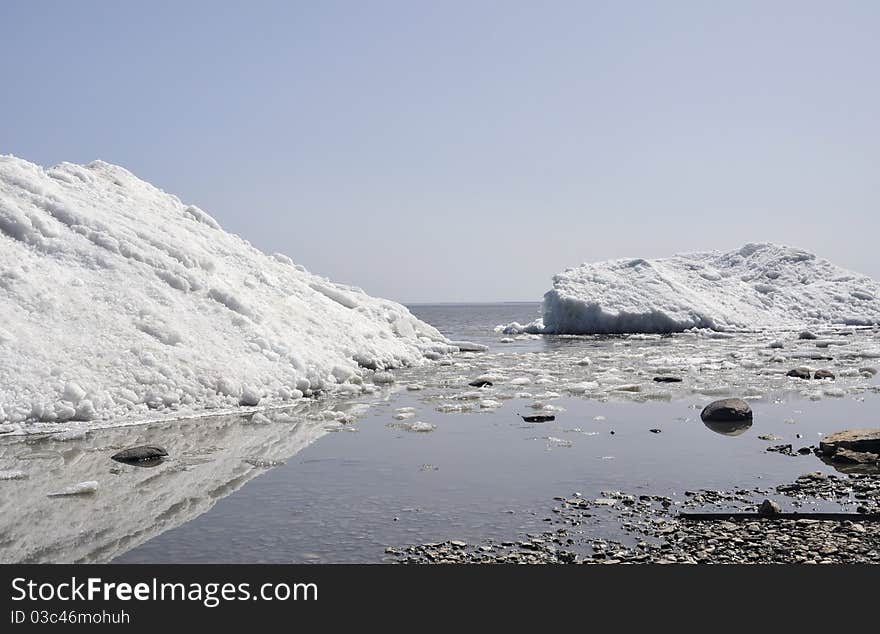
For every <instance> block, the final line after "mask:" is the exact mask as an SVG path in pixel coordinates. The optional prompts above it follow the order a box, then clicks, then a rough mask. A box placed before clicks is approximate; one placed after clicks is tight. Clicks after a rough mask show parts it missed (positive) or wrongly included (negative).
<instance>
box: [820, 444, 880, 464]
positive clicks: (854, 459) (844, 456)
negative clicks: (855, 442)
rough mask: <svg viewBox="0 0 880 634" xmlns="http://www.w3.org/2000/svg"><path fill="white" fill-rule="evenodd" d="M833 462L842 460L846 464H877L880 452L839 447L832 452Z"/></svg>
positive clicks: (879, 460)
mask: <svg viewBox="0 0 880 634" xmlns="http://www.w3.org/2000/svg"><path fill="white" fill-rule="evenodd" d="M831 461H832V462H842V463H844V464H867V465H872V464H877V463H878V462H880V454H876V453H871V452H868V451H853V450H851V449H842V448H838V450H837V451H835V452H834V453H833V454H831Z"/></svg>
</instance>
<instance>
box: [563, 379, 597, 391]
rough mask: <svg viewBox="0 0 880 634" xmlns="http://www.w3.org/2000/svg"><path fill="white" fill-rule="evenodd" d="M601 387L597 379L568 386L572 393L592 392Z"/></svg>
mask: <svg viewBox="0 0 880 634" xmlns="http://www.w3.org/2000/svg"><path fill="white" fill-rule="evenodd" d="M598 388H599V384H598V383H597V382H596V381H585V382H583V383H575V384H574V385H569V386H568V391H569V392H571V393H572V394H584V393H586V392H592V391H593V390H596V389H598Z"/></svg>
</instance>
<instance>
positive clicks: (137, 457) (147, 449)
mask: <svg viewBox="0 0 880 634" xmlns="http://www.w3.org/2000/svg"><path fill="white" fill-rule="evenodd" d="M167 455H168V452H167V451H165V450H164V449H163V448H162V447H156V446H155V445H140V446H138V447H129V448H128V449H123V450H122V451H120V452H118V453H115V454H113V455H112V456H110V457H111V458H112V459H113V460H115V461H116V462H126V463H137V462H150V461H154V460H161V459H162V458H165V457H166V456H167Z"/></svg>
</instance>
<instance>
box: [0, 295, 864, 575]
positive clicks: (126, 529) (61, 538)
mask: <svg viewBox="0 0 880 634" xmlns="http://www.w3.org/2000/svg"><path fill="white" fill-rule="evenodd" d="M536 310H537V305H533V304H532V305H530V304H503V305H494V306H454V305H446V306H417V307H413V311H414V312H416V313H417V314H418V315H419V316H420V317H421V318H423V319H426V320H428V321H430V322H431V323H434V324H435V325H436V326H438V327H439V328H440V329H441V330H442V331H443V332H444V333H445V334H447V335H449V336H450V337H451V338H454V339H469V340H472V341H477V342H479V343H485V344H487V345H489V346H490V351H489V352H487V353H483V354H462V355H459V356H457V357H455V358H454V359H451V360H446V361H443V362H441V363H442V365H441V364H432V365H430V366H426V367H424V368H416V369H410V370H401V371H396V372H395V375H396V377H397V383H396V384H395V385H394V386H392V387H390V388H383V389H382V390H381V391H378V392H376V393H374V394H369V395H364V396H362V397H360V398H359V399H355V400H352V401H348V402H345V403H339V402H333V401H329V400H328V401H319V402H317V403H302V404H300V405H299V406H297V407H294V408H288V409H286V410H274V411H269V412H263V415H265V416H266V417H267V418H268V419H269V421H270V422H262V423H257V422H253V421H256V420H265V419H262V418H253V421H252V420H251V419H252V416H251V415H242V416H224V417H214V418H206V419H197V420H189V421H176V422H164V423H159V424H153V425H146V426H138V427H131V428H120V429H112V430H97V431H94V432H90V433H88V434H85V436H84V437H81V438H78V437H76V436H74V437H68V438H66V439H63V438H62V439H59V438H58V437H57V436H56V437H41V438H17V439H9V438H7V439H0V472H20V473H21V474H23V475H24V476H25V477H24V479H10V480H0V561H6V562H9V561H118V562H129V563H135V562H378V561H384V560H385V558H386V555H385V554H384V549H385V547H386V546H391V545H394V546H396V545H400V544H408V543H421V542H426V541H441V540H446V539H464V540H467V541H479V540H482V539H484V538H494V539H498V540H501V539H515V538H516V537H517V536H518V535H520V534H522V533H524V532H536V531H539V530H543V529H545V528H546V527H547V522H546V520H547V519H549V518H551V517H552V513H551V509H552V507H553V504H554V502H553V497H554V496H559V495H563V496H569V495H571V494H572V493H575V492H578V493H581V494H582V495H583V496H585V497H599V496H601V495H602V491H604V490H624V491H627V492H630V493H651V494H659V495H669V496H672V497H673V498H674V499H675V498H678V499H681V497H682V496H683V495H684V492H685V491H686V490H689V489H699V488H708V489H721V488H724V489H730V488H732V487H742V488H746V489H752V488H754V487H760V488H770V487H772V486H775V485H776V484H781V483H784V482H787V481H790V480H791V479H793V478H794V477H796V476H798V475H800V474H802V473H806V472H810V471H817V470H818V471H823V472H826V473H832V472H834V470H833V469H832V468H831V467H829V466H827V465H824V464H823V463H822V462H820V461H819V460H818V459H817V458H816V457H815V456H813V455H806V456H797V457H788V456H783V455H780V454H776V453H768V452H767V451H766V448H767V447H768V446H770V445H778V444H791V445H792V446H793V448H794V449H795V450H796V449H797V448H799V447H803V446H810V445H815V444H817V442H818V439H819V438H820V437H821V434H823V433H829V432H832V431H836V430H839V429H844V428H853V427H872V426H873V427H876V426H877V418H878V413H880V395H878V384H877V379H876V377H867V376H862V375H855V374H852V375H851V376H846V377H844V376H841V377H839V379H838V381H835V382H833V383H831V382H824V383H822V384H821V385H820V384H819V383H817V382H814V381H803V382H799V381H797V380H794V379H789V378H787V377H785V376H784V374H780V373H779V372H778V371H776V369H775V368H776V367H777V366H778V367H781V368H788V367H789V366H792V365H798V364H802V363H803V361H802V359H801V357H802V356H803V355H804V354H811V351H813V350H815V349H816V348H815V343H810V344H806V343H803V342H797V341H786V345H785V349H784V350H783V352H785V354H786V355H787V358H786V359H785V361H783V362H776V361H770V359H769V358H767V357H768V354H776V353H777V352H779V351H771V350H768V349H767V347H766V341H765V340H764V339H766V338H764V337H761V336H757V335H756V336H754V337H746V338H740V339H735V340H730V339H715V338H704V339H701V338H694V337H689V336H686V335H683V336H681V337H674V338H631V339H621V338H546V339H540V338H531V337H522V338H518V339H516V340H515V341H513V342H511V343H501V342H500V341H499V340H500V338H501V336H500V335H497V334H495V333H493V332H492V327H493V326H495V325H496V324H499V323H507V322H510V321H514V320H516V321H520V322H523V321H528V320H530V319H532V318H533V317H534V314H535V312H536ZM832 334H834V333H829V334H828V336H829V337H831V336H832ZM837 336H838V337H839V338H840V340H841V341H843V342H845V346H841V347H832V348H831V349H832V350H833V351H834V354H833V355H831V354H828V355H827V356H833V357H834V358H833V359H832V360H825V359H823V360H820V362H821V363H822V364H823V365H828V366H829V367H832V368H833V369H834V370H835V371H836V372H838V373H840V374H847V373H848V372H847V370H848V369H852V368H856V369H857V368H858V367H859V366H864V365H872V363H871V362H870V359H871V357H868V359H867V360H866V359H865V358H862V357H860V356H858V354H857V353H858V351H859V350H873V349H876V346H877V341H878V339H880V337H878V334H877V333H875V332H873V331H867V332H856V333H837ZM820 350H824V349H820ZM822 354H823V355H825V354H826V353H824V352H823V353H822ZM584 357H590V359H591V364H589V365H578V364H577V362H578V360H581V359H583V358H584ZM874 362H875V363H876V359H875V360H874ZM768 368H770V369H772V370H773V372H772V373H770V374H764V372H765V371H767V369H768ZM656 373H666V374H672V375H677V376H681V377H682V378H683V381H682V383H680V384H657V383H654V382H653V381H652V377H653V375H654V374H656ZM481 374H482V375H486V376H490V377H491V378H492V379H493V383H494V385H493V386H491V387H486V388H482V389H476V388H473V387H469V386H468V385H467V383H468V382H469V381H470V380H472V379H474V378H475V377H477V376H480V375H481ZM849 374H851V373H849ZM585 383H589V384H590V386H589V387H588V388H586V389H582V388H583V386H584V384H585ZM594 383H595V386H593V385H592V384H594ZM412 387H418V388H421V389H418V390H411V389H408V388H412ZM621 387H622V388H624V389H621ZM828 390H831V392H832V393H833V394H842V395H841V396H831V395H829V394H825V392H826V391H828ZM745 392H749V393H750V394H751V396H750V399H751V403H752V407H753V409H754V412H755V417H754V424H753V425H752V426H751V427H750V428H748V429H745V430H742V433H740V434H739V435H724V434H720V433H717V432H716V431H713V430H712V429H709V428H707V427H706V426H705V425H704V424H703V423H702V422H701V421H700V418H699V412H700V409H701V408H702V406H703V405H705V403H707V402H708V401H710V400H712V399H713V398H719V397H721V396H722V395H726V394H727V393H732V394H736V395H739V394H742V393H745ZM811 399H816V400H811ZM481 404H482V405H483V406H482V407H481ZM536 406H537V407H536ZM400 408H413V410H414V411H413V412H412V416H411V417H409V418H404V417H403V416H404V415H405V413H404V412H400V411H399V410H400ZM336 412H342V413H343V414H344V417H343V415H341V414H337V413H336ZM535 412H550V413H553V414H554V415H555V416H556V420H555V421H553V422H549V423H542V424H538V423H535V424H529V423H524V422H523V421H522V420H521V419H520V418H519V417H518V416H517V413H521V414H531V413H535ZM396 415H397V417H395V416H396ZM339 419H341V420H345V421H348V422H345V423H340V422H338V420H339ZM417 421H418V422H424V423H429V424H431V425H435V426H436V428H434V429H433V431H429V432H426V431H423V432H417V431H408V430H407V429H406V426H407V425H409V424H412V423H414V422H417ZM652 429H659V430H660V433H652V432H651V430H652ZM612 431H613V432H614V433H613V434H612V433H611V432H612ZM765 435H773V437H775V438H776V439H775V440H763V439H761V438H759V436H765ZM146 443H156V444H161V445H163V446H164V447H165V448H166V449H167V450H168V452H169V454H170V456H169V459H168V460H167V461H165V462H164V463H162V464H161V465H159V466H157V467H154V468H142V467H136V466H131V465H120V464H118V463H115V462H113V461H112V460H110V459H109V456H110V455H111V454H112V453H113V452H114V451H115V450H117V449H119V448H122V447H125V446H132V445H136V444H146ZM92 480H94V481H97V482H98V490H97V492H96V493H94V494H92V495H82V496H72V497H62V498H50V497H47V494H49V493H52V492H55V491H57V490H59V489H62V488H64V487H66V486H69V485H71V484H76V483H78V482H83V481H92ZM836 506H837V508H843V509H844V510H852V508H850V507H851V503H850V500H848V499H847V498H844V499H842V500H840V504H838V505H836ZM806 508H812V507H806ZM592 522H593V525H591V526H590V530H592V531H595V533H596V535H597V536H602V537H617V536H618V535H616V534H614V532H613V531H614V530H616V529H615V527H613V526H611V525H610V524H609V525H606V524H604V523H603V521H602V518H601V516H597V517H596V518H594V520H592Z"/></svg>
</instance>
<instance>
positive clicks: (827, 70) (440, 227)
mask: <svg viewBox="0 0 880 634" xmlns="http://www.w3.org/2000/svg"><path fill="white" fill-rule="evenodd" d="M878 34H880V2H873V1H871V2H831V1H826V2H808V1H797V2H774V1H770V0H765V1H763V2H749V1H736V2H733V1H729V2H703V1H693V2H684V1H671V0H670V1H668V2H649V1H642V2H635V1H625V0H621V1H616V2H590V1H587V0H584V1H582V2H561V1H549V0H548V1H541V2H538V1H534V2H515V1H513V0H509V1H503V2H502V1H497V2H487V1H480V0H468V1H466V2H465V1H452V0H446V1H440V0H437V1H433V2H425V1H418V0H409V1H400V2H396V1H395V2H392V1H381V2H380V1H372V0H362V1H358V2H355V1H349V2H331V1H326V0H325V1H321V2H318V1H317V0H316V1H314V2H293V1H288V2H257V1H252V2H246V3H245V2H240V3H235V4H233V3H221V2H218V1H214V2H156V1H153V0H151V1H150V2H146V1H143V2H109V1H108V2H90V1H83V0H80V1H78V2H60V1H59V2H44V1H39V0H29V1H12V0H0V56H2V57H0V59H2V64H3V74H2V84H0V85H2V91H0V153H11V154H15V155H17V156H20V157H22V158H26V159H28V160H31V161H34V162H37V163H42V164H53V163H57V162H60V161H64V160H67V161H73V162H88V161H90V160H93V159H95V158H102V159H104V160H107V161H110V162H113V163H118V164H120V165H123V166H125V167H127V168H128V169H130V170H132V171H133V172H134V173H136V174H137V175H139V176H141V177H142V178H145V179H146V180H149V181H151V182H153V183H154V184H156V185H158V186H159V187H162V188H163V189H165V190H167V191H170V192H173V193H175V194H177V195H179V196H180V197H181V198H182V199H183V200H185V201H186V202H191V203H195V204H198V205H199V206H201V207H203V208H204V209H206V210H208V211H209V212H210V213H212V214H213V215H214V216H215V217H216V218H217V219H218V220H219V221H220V222H221V223H222V224H223V226H224V227H225V228H226V229H227V230H230V231H234V232H236V233H239V234H241V235H242V236H244V237H246V238H247V239H249V240H250V241H251V242H252V243H254V244H255V245H256V246H258V247H260V248H262V249H264V250H266V251H270V252H271V251H281V252H284V253H287V254H289V255H290V256H291V257H293V259H294V260H296V261H297V262H300V263H302V264H304V265H306V266H307V267H309V268H310V269H311V270H313V271H315V272H318V273H321V274H324V275H327V276H329V277H331V278H333V279H335V280H338V281H345V282H349V283H355V284H357V285H360V286H362V287H363V288H365V289H366V290H367V291H368V292H370V293H373V294H379V295H384V296H388V297H392V298H395V299H399V300H404V301H431V300H435V301H480V300H484V301H488V300H537V299H540V297H541V295H542V293H543V292H544V291H545V290H547V288H549V285H550V277H551V276H552V275H553V273H555V272H557V271H558V270H561V269H563V268H565V267H567V266H572V265H576V264H578V263H580V262H582V261H588V260H597V259H605V258H609V257H625V256H641V257H652V256H661V255H667V254H671V253H673V252H679V251H688V250H701V249H709V248H718V249H729V248H734V247H737V246H739V245H741V244H742V243H744V242H748V241H777V242H785V243H788V244H792V245H795V246H801V247H804V248H807V249H810V250H813V251H816V252H817V253H819V254H820V255H823V256H826V257H828V258H830V259H832V260H834V261H836V262H837V263H839V264H841V265H843V266H847V267H850V268H854V269H856V270H861V271H863V272H865V273H869V274H872V275H874V276H875V277H878V278H880V257H878V255H877V245H878V230H880V220H878V217H880V213H878V207H880V206H878V200H880V81H878V78H880V70H878V63H880V35H878Z"/></svg>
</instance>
